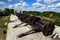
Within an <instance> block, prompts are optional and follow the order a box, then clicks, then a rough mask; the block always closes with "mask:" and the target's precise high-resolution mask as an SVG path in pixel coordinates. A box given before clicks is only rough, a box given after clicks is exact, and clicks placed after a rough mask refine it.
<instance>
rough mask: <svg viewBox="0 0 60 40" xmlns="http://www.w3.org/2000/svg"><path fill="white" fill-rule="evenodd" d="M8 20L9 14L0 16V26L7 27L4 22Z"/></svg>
mask: <svg viewBox="0 0 60 40" xmlns="http://www.w3.org/2000/svg"><path fill="white" fill-rule="evenodd" d="M8 22H9V16H4V17H2V18H0V27H2V28H7V25H5V23H8Z"/></svg>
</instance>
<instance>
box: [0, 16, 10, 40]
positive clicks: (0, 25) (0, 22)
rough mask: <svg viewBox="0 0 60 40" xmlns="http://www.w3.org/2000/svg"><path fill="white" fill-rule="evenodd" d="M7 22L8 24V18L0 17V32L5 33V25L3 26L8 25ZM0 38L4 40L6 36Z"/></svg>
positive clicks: (2, 35)
mask: <svg viewBox="0 0 60 40" xmlns="http://www.w3.org/2000/svg"><path fill="white" fill-rule="evenodd" d="M8 22H9V16H3V17H0V30H5V31H7V25H5V23H8ZM0 38H1V39H3V40H5V39H6V34H0Z"/></svg>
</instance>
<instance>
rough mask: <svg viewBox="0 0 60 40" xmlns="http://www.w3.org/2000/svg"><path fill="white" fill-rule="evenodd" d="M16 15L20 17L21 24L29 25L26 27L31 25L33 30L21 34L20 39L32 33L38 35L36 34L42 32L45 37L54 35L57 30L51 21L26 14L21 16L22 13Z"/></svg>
mask: <svg viewBox="0 0 60 40" xmlns="http://www.w3.org/2000/svg"><path fill="white" fill-rule="evenodd" d="M15 15H16V16H17V17H18V19H19V20H20V21H22V23H21V24H23V23H27V24H26V25H30V26H31V28H32V29H31V30H30V31H28V32H26V33H22V34H20V35H19V36H18V37H23V36H25V35H29V34H31V33H36V32H42V33H43V35H45V36H48V35H51V34H52V33H53V30H54V28H55V26H54V25H55V24H54V22H52V21H50V20H46V19H41V18H39V17H35V16H30V15H26V14H20V13H16V14H15ZM21 24H19V25H21ZM19 25H16V26H15V27H13V28H16V27H17V26H19ZM26 25H25V26H26Z"/></svg>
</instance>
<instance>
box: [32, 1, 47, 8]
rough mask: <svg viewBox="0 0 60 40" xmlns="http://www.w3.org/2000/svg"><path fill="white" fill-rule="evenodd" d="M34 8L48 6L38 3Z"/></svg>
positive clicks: (34, 4)
mask: <svg viewBox="0 0 60 40" xmlns="http://www.w3.org/2000/svg"><path fill="white" fill-rule="evenodd" d="M32 6H33V7H43V6H46V5H43V4H41V3H38V2H37V3H33V4H32Z"/></svg>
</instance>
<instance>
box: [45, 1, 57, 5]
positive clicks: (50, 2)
mask: <svg viewBox="0 0 60 40" xmlns="http://www.w3.org/2000/svg"><path fill="white" fill-rule="evenodd" d="M55 1H57V0H44V2H45V3H48V4H49V3H52V2H55Z"/></svg>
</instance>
